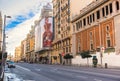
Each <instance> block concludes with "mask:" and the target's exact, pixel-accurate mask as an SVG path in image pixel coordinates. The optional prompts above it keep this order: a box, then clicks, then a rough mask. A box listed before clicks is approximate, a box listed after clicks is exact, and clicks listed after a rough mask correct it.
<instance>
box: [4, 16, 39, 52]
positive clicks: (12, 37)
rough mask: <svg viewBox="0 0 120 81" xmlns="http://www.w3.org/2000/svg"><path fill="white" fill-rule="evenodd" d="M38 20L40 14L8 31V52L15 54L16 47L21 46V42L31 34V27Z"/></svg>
mask: <svg viewBox="0 0 120 81" xmlns="http://www.w3.org/2000/svg"><path fill="white" fill-rule="evenodd" d="M38 18H39V14H37V15H36V16H34V17H33V18H31V19H29V20H26V21H25V22H23V23H21V24H19V25H17V26H16V27H15V28H12V29H9V30H8V31H6V34H7V35H8V38H7V39H6V42H8V45H7V51H8V52H10V53H11V54H14V50H15V47H17V46H19V45H20V44H21V41H22V40H23V39H25V38H26V35H27V33H29V30H30V29H31V26H32V25H34V21H35V20H37V19H38ZM28 23H29V24H28Z"/></svg>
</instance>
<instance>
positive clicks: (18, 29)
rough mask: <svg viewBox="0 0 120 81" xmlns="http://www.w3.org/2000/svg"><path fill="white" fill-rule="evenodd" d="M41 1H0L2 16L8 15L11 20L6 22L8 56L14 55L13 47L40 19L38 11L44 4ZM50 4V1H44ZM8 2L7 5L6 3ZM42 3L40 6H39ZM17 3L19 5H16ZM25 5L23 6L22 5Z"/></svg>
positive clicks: (19, 42)
mask: <svg viewBox="0 0 120 81" xmlns="http://www.w3.org/2000/svg"><path fill="white" fill-rule="evenodd" d="M42 1H43V0H19V1H18V0H10V1H9V0H0V10H2V15H4V14H6V15H10V16H11V17H12V18H11V19H7V22H6V26H7V28H6V34H7V36H8V38H6V42H8V44H7V48H6V50H7V51H8V54H9V53H11V54H12V55H14V52H15V47H17V46H19V45H20V44H21V41H22V40H23V39H25V38H26V35H27V33H29V30H30V29H31V25H34V21H35V20H37V19H38V18H39V17H40V11H41V8H42V6H43V5H45V4H46V2H42ZM44 1H47V2H51V1H52V0H44ZM8 2H9V3H8ZM41 2H42V4H41ZM18 3H19V4H18ZM24 3H25V4H24Z"/></svg>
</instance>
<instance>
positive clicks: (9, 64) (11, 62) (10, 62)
mask: <svg viewBox="0 0 120 81" xmlns="http://www.w3.org/2000/svg"><path fill="white" fill-rule="evenodd" d="M7 65H8V68H15V63H14V62H13V61H7Z"/></svg>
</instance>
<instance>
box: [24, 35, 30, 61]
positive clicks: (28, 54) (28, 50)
mask: <svg viewBox="0 0 120 81" xmlns="http://www.w3.org/2000/svg"><path fill="white" fill-rule="evenodd" d="M25 52H26V53H25V54H26V62H30V34H29V33H28V34H27V37H26V51H25Z"/></svg>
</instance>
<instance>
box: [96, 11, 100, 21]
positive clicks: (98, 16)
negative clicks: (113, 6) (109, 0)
mask: <svg viewBox="0 0 120 81" xmlns="http://www.w3.org/2000/svg"><path fill="white" fill-rule="evenodd" d="M96 13H97V19H100V11H99V10H98V11H97V12H96Z"/></svg>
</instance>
